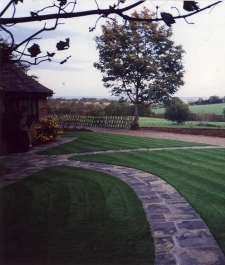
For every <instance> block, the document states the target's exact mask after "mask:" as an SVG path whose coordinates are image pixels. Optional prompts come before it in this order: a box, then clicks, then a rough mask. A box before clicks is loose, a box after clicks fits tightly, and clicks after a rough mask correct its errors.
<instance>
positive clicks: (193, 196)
mask: <svg viewBox="0 0 225 265" xmlns="http://www.w3.org/2000/svg"><path fill="white" fill-rule="evenodd" d="M224 151H225V150H224V149H204V150H197V149H195V150H176V151H172V150H171V151H165V150H164V151H151V152H147V151H145V152H132V153H116V154H113V153H112V154H105V155H90V156H80V157H73V158H72V159H73V160H87V161H93V162H104V163H109V164H116V165H123V166H128V167H132V168H138V169H141V170H143V171H146V172H150V173H153V174H155V175H157V176H160V177H161V178H163V179H164V180H165V181H167V182H168V183H170V184H171V185H172V186H174V187H175V188H176V189H177V190H178V191H179V192H180V193H181V194H182V196H184V197H185V198H186V199H187V200H188V201H189V203H190V204H191V205H192V206H193V207H194V208H195V209H196V211H197V212H198V213H199V214H200V215H201V217H202V218H203V219H204V220H205V222H206V223H207V225H208V226H209V228H210V230H211V232H212V234H213V235H214V237H215V239H216V240H217V242H218V244H219V245H220V247H221V248H222V250H223V251H224V253H225V225H224V224H225V223H224V222H225V173H224V172H225V152H224Z"/></svg>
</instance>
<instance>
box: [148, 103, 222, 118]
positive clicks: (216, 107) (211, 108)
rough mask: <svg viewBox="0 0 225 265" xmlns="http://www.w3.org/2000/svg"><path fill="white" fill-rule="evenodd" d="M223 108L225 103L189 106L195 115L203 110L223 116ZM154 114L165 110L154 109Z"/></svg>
mask: <svg viewBox="0 0 225 265" xmlns="http://www.w3.org/2000/svg"><path fill="white" fill-rule="evenodd" d="M223 107H225V103H220V104H209V105H194V106H189V109H190V111H191V112H194V113H199V112H201V111H202V110H204V111H207V112H213V113H216V114H218V115H222V114H223ZM152 111H153V112H155V113H156V114H159V113H160V114H161V113H164V111H165V108H159V109H152Z"/></svg>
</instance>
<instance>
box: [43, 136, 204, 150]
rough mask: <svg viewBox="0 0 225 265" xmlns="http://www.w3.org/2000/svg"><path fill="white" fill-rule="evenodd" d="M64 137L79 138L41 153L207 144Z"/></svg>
mask: <svg viewBox="0 0 225 265" xmlns="http://www.w3.org/2000/svg"><path fill="white" fill-rule="evenodd" d="M62 136H63V137H77V139H76V140H74V141H72V142H69V143H65V144H61V145H58V146H56V147H54V148H50V149H48V150H45V151H42V152H39V153H38V154H41V155H60V154H70V153H78V152H91V151H104V150H118V149H126V148H127V149H130V148H131V149H135V148H160V147H181V146H204V145H205V144H199V143H188V142H183V141H171V140H165V139H156V138H147V137H137V136H127V135H116V134H109V133H99V132H96V133H95V132H78V133H74V132H66V133H63V134H62Z"/></svg>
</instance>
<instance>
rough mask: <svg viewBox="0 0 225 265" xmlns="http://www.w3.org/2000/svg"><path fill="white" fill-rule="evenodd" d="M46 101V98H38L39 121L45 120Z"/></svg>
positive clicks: (46, 114)
mask: <svg viewBox="0 0 225 265" xmlns="http://www.w3.org/2000/svg"><path fill="white" fill-rule="evenodd" d="M47 116H48V113H47V99H46V98H40V99H39V100H38V117H39V121H43V120H45V119H46V118H47Z"/></svg>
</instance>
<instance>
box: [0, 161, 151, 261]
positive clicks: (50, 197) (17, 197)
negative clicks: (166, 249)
mask: <svg viewBox="0 0 225 265" xmlns="http://www.w3.org/2000/svg"><path fill="white" fill-rule="evenodd" d="M0 201H1V204H0V206H1V207H0V220H1V222H0V224H1V229H0V232H1V236H0V238H1V246H0V250H1V252H2V253H1V264H2V265H3V264H10V265H12V264H13V265H17V264H21V265H24V264H27V265H28V264H32V265H34V264H35V265H40V264H41V265H47V264H49V265H55V264H63V265H64V264H65V265H66V264H71V265H72V264H79V265H81V264H83V265H86V264H105V265H106V264H115V265H119V264H121V265H124V264H153V263H154V245H153V239H152V237H151V234H150V228H149V224H148V222H147V219H146V215H145V213H144V210H143V208H142V204H141V201H140V200H139V199H138V197H137V196H136V194H135V193H134V191H133V190H132V189H131V188H130V187H129V186H128V185H127V184H126V183H124V182H123V181H121V180H120V179H117V178H115V177H112V176H109V175H107V174H104V173H100V172H95V171H91V170H87V169H81V168H73V167H66V166H58V167H52V168H47V169H44V170H42V171H40V172H38V173H36V174H34V175H32V176H31V177H29V178H26V179H24V180H21V181H19V182H17V183H14V184H11V185H9V186H7V187H4V188H2V189H1V190H0Z"/></svg>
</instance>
